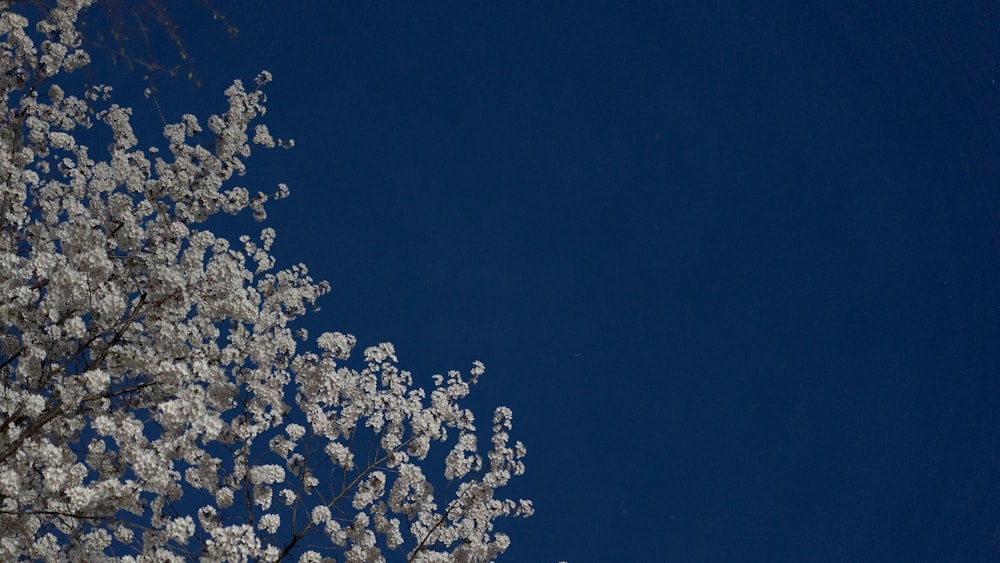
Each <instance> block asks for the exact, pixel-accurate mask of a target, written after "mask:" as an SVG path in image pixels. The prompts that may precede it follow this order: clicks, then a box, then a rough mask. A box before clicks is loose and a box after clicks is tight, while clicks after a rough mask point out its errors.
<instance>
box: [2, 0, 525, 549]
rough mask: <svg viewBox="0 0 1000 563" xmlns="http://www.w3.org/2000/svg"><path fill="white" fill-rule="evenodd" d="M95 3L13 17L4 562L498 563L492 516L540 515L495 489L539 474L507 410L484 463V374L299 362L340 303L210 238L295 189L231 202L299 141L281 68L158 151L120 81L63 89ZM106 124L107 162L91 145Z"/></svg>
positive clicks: (258, 250)
mask: <svg viewBox="0 0 1000 563" xmlns="http://www.w3.org/2000/svg"><path fill="white" fill-rule="evenodd" d="M89 3H90V2H89V0H59V2H58V3H57V5H56V7H54V8H51V9H47V10H45V9H41V8H39V9H38V10H36V11H32V10H27V11H28V12H30V13H37V12H39V11H40V12H43V13H44V14H45V16H44V18H45V19H44V20H42V21H39V22H37V23H35V24H34V25H32V24H31V23H30V22H29V21H28V19H27V18H26V17H24V16H22V15H19V14H17V13H15V12H14V11H12V8H11V5H12V4H11V3H10V2H3V1H0V10H2V11H0V120H2V122H0V297H2V298H0V323H2V324H3V326H4V330H3V331H0V377H2V380H3V385H2V386H0V529H2V530H3V531H2V532H0V561H15V560H21V559H30V560H40V561H97V560H102V561H103V560H108V561H111V560H121V561H136V562H138V561H189V560H195V559H196V560H201V561H278V560H281V559H284V558H293V559H295V558H297V559H298V560H299V561H302V562H310V563H319V562H326V561H333V560H336V561H349V562H355V561H357V562H361V561H364V562H369V561H384V560H385V558H386V557H387V556H388V555H389V553H390V552H396V553H397V554H399V555H401V556H405V557H406V558H407V559H408V560H410V561H488V560H492V559H494V558H495V557H497V556H498V555H499V554H501V553H502V552H503V551H504V550H505V549H506V548H507V546H508V545H509V539H508V538H507V536H506V535H504V534H503V533H500V532H497V531H495V530H494V522H495V521H496V520H497V519H498V518H501V517H504V516H526V515H529V514H531V512H532V507H531V503H530V502H529V501H523V500H521V501H514V500H510V499H505V498H499V497H497V490H498V489H500V488H501V487H503V486H505V485H507V483H508V482H509V480H510V479H511V477H512V476H515V475H520V474H521V473H523V472H524V464H523V461H522V460H523V457H524V455H525V449H524V446H523V445H522V444H521V443H520V442H514V443H511V441H510V437H509V431H510V429H511V423H510V421H511V412H510V410H509V409H506V408H500V409H497V411H496V413H495V416H494V419H493V426H492V433H491V434H490V437H489V443H490V444H491V449H490V451H488V452H486V453H485V454H480V453H479V451H478V443H479V441H478V439H477V428H476V426H475V425H474V420H475V419H474V417H473V414H472V412H471V411H470V410H468V409H466V408H464V407H462V406H461V402H462V401H463V400H464V399H465V398H466V396H467V395H468V394H469V393H470V391H471V388H472V386H473V385H474V384H475V383H476V381H477V380H478V378H479V377H480V376H482V374H483V373H484V367H483V365H482V364H481V363H479V362H476V363H474V364H473V367H472V370H471V373H470V374H469V376H468V377H466V376H464V375H463V374H461V373H460V372H457V371H452V372H449V373H448V375H447V376H435V379H434V386H433V388H432V389H430V390H429V391H425V390H424V389H421V388H419V387H417V386H415V385H414V382H413V377H412V375H411V374H410V373H409V372H407V371H403V370H401V369H399V368H398V367H397V361H398V359H397V357H396V352H395V349H394V348H393V346H392V345H391V344H388V343H383V344H379V345H377V346H373V347H370V348H367V349H366V350H364V354H363V362H364V367H363V369H361V370H360V371H358V370H356V369H352V368H350V367H347V366H346V365H345V363H346V362H347V361H348V360H349V359H350V355H351V352H352V350H353V349H354V347H355V345H356V339H355V338H354V336H351V335H348V334H342V333H339V332H327V333H323V334H322V335H320V336H319V337H318V338H317V339H316V341H315V351H301V350H299V349H298V346H300V345H301V344H300V343H301V342H302V341H303V340H306V338H307V334H306V333H305V332H304V331H299V332H296V331H293V330H292V328H291V327H290V324H291V323H292V322H293V321H294V320H295V319H297V318H298V317H300V316H301V315H303V314H305V313H306V312H307V311H308V310H309V309H310V308H311V307H312V306H313V304H314V303H315V301H316V299H317V298H318V297H320V296H322V295H323V294H325V293H327V292H328V291H329V286H328V285H327V284H326V283H325V282H324V283H316V282H314V281H313V280H312V279H311V278H310V277H309V275H308V270H307V269H306V267H305V266H302V265H298V266H294V267H292V268H289V269H285V270H276V260H275V259H274V257H273V256H272V255H271V254H270V250H271V248H272V244H273V242H274V240H275V236H276V233H275V231H274V230H273V229H271V228H265V229H263V231H262V232H261V234H260V236H259V237H250V236H244V237H241V238H240V239H239V241H238V243H236V244H232V243H231V242H230V241H228V240H226V239H224V238H221V237H218V236H216V235H214V234H213V233H212V232H211V231H209V230H208V229H206V228H205V226H206V221H208V220H209V219H211V218H212V217H213V216H215V215H217V214H219V213H231V214H238V213H240V212H242V211H244V210H246V209H249V210H250V211H251V212H252V213H253V215H254V217H255V218H256V219H258V220H263V219H264V218H265V217H266V214H265V203H266V202H267V201H268V200H269V199H270V198H272V197H284V196H285V195H287V192H288V189H287V187H286V186H284V185H283V184H282V185H280V186H279V188H278V191H277V193H276V194H275V195H274V196H269V195H266V194H264V193H257V194H256V195H252V194H251V192H250V190H248V189H246V188H244V187H241V186H234V185H232V183H233V182H234V181H235V180H236V179H237V178H238V177H240V176H242V175H243V174H244V173H245V171H246V166H245V164H244V160H245V159H246V158H247V157H249V156H250V154H251V147H252V146H253V145H256V146H260V147H264V148H268V147H275V146H290V145H291V143H290V142H286V141H282V140H280V139H275V138H274V137H272V134H271V132H270V130H269V129H268V128H267V127H266V126H265V125H263V124H259V123H256V122H255V120H256V119H257V118H258V117H259V116H261V115H263V114H264V112H265V106H264V102H265V97H264V94H263V92H262V90H261V87H262V86H263V85H264V84H266V83H267V82H269V81H270V80H271V75H270V74H269V73H266V72H264V73H261V75H260V76H258V77H257V80H256V88H255V89H253V90H247V89H245V88H244V86H243V84H242V83H241V82H239V81H237V82H235V83H234V84H233V85H232V86H231V87H229V88H228V89H227V90H226V91H225V95H226V97H227V101H228V109H227V110H226V111H225V112H224V113H222V114H220V115H212V116H210V117H208V118H207V119H205V120H203V121H200V120H199V119H198V118H197V117H195V116H193V115H184V116H183V117H181V120H180V122H178V123H175V124H171V125H167V126H166V127H165V128H164V132H163V133H164V137H165V140H166V149H165V150H164V151H160V150H156V149H147V150H145V151H143V150H141V149H139V148H137V147H138V146H139V144H138V140H137V138H136V135H135V134H134V132H133V129H132V127H131V125H130V120H131V118H132V114H133V111H132V110H131V109H129V108H125V107H121V106H118V105H116V104H113V103H112V102H111V101H110V93H111V90H110V88H107V87H94V88H91V89H89V90H87V91H86V92H85V93H83V94H82V95H81V96H79V97H77V96H73V95H70V94H68V93H67V92H66V91H65V90H64V89H63V88H62V87H60V86H59V85H58V84H57V83H56V81H57V79H58V78H59V77H60V75H61V74H63V73H65V72H71V71H73V70H75V69H77V68H79V67H81V66H83V65H85V64H86V63H87V61H88V57H87V54H86V53H85V52H84V51H83V50H82V49H81V48H80V45H81V39H80V36H79V34H78V33H77V29H76V25H77V24H76V18H77V15H78V13H79V12H80V10H82V9H84V8H85V7H86V6H87V5H88V4H89ZM94 123H98V124H103V125H102V126H106V127H108V128H109V129H110V132H111V143H110V145H107V154H106V158H103V159H102V158H99V157H97V156H96V154H97V153H101V154H104V149H103V147H102V149H101V150H100V151H94V150H91V148H90V147H88V146H87V145H85V144H84V143H83V142H82V139H84V138H87V139H89V138H91V137H92V136H93V134H90V133H88V135H87V136H83V135H80V134H79V130H80V129H84V128H90V127H91V126H92V125H94ZM202 123H204V125H203V124H202ZM441 443H449V444H451V446H450V448H451V449H450V451H445V452H441V455H439V456H430V453H431V450H432V447H433V446H435V444H441ZM442 459H443V467H440V468H437V467H435V464H437V463H441V462H440V460H442ZM432 460H439V461H436V462H434V463H432ZM432 468H433V469H435V471H433V472H432V471H431V469H432ZM435 484H437V485H438V486H437V487H435ZM191 506H196V507H200V508H198V509H197V510H196V511H195V512H194V513H191V514H185V513H184V512H183V507H191Z"/></svg>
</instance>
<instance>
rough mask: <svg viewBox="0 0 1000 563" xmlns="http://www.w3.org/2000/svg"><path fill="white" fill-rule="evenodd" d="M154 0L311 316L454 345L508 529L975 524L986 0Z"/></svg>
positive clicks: (884, 542)
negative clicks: (239, 109)
mask: <svg viewBox="0 0 1000 563" xmlns="http://www.w3.org/2000/svg"><path fill="white" fill-rule="evenodd" d="M170 4H171V5H172V6H177V8H175V9H176V10H178V12H175V15H176V17H177V22H178V23H179V24H180V25H181V35H182V37H183V38H184V40H185V43H186V46H187V48H188V51H189V53H190V54H191V56H192V57H193V58H194V60H195V69H196V72H197V73H198V74H199V75H200V77H201V79H202V81H203V82H204V85H203V86H202V87H201V88H200V89H198V88H193V87H192V86H191V85H190V84H189V83H187V82H185V81H183V80H177V81H171V80H164V79H162V78H161V79H159V80H158V86H159V88H160V91H161V96H160V102H161V105H162V106H163V109H164V112H165V113H166V114H167V116H168V118H171V119H176V118H177V117H178V116H179V115H180V113H182V112H187V111H192V112H195V113H199V114H201V115H203V116H204V115H206V114H207V113H209V112H211V111H219V110H221V109H223V103H222V102H223V97H222V95H221V91H222V89H223V88H225V86H226V85H227V84H228V83H229V82H230V81H231V80H232V79H233V78H242V79H244V80H245V81H247V82H250V81H251V80H252V78H253V76H254V75H255V74H256V73H257V72H258V71H259V70H260V69H269V70H270V71H271V72H273V74H274V76H275V79H276V81H275V83H274V84H273V85H271V86H270V87H269V89H268V91H269V96H270V111H269V113H268V115H267V122H268V123H269V124H270V127H271V130H272V132H273V133H274V134H275V135H276V136H282V137H286V138H287V137H293V138H294V139H295V141H296V147H295V148H294V149H293V150H291V151H270V152H268V153H265V154H262V155H260V156H259V157H254V158H252V159H251V160H250V161H249V165H250V173H249V175H248V176H247V178H246V182H245V183H246V185H248V187H252V188H260V189H264V190H267V191H270V190H271V189H272V187H273V185H275V184H276V183H277V182H279V181H284V182H287V183H288V184H289V185H290V186H291V188H292V190H293V197H292V198H291V199H289V200H285V201H283V202H279V203H278V204H276V205H273V206H272V207H271V219H270V224H271V225H272V226H274V227H275V228H276V229H277V231H278V242H277V244H276V252H277V254H278V256H279V259H281V260H283V263H284V265H286V266H287V265H291V264H294V263H296V262H299V261H303V262H306V263H307V264H309V266H310V269H311V271H312V272H313V274H314V275H315V277H317V278H321V279H327V280H329V281H330V282H331V283H332V284H333V287H334V292H333V294H332V295H330V296H328V297H327V298H326V299H325V300H324V302H323V310H322V311H321V312H320V313H319V314H317V315H315V316H314V317H313V318H312V319H311V320H310V321H309V322H308V326H309V327H310V328H311V329H312V330H313V331H314V332H313V333H314V334H318V333H319V331H322V330H340V331H344V332H352V333H354V334H356V335H357V337H358V339H359V341H360V343H361V344H362V345H369V344H374V343H377V342H379V341H383V340H390V341H392V342H394V343H395V344H396V346H397V350H398V352H399V355H400V358H401V362H402V364H403V366H404V367H405V368H408V369H410V370H412V371H413V372H414V373H415V374H417V375H418V376H420V377H426V376H429V375H430V374H432V373H438V372H443V371H445V370H448V369H454V368H458V369H463V370H464V369H467V368H468V366H469V365H470V363H471V361H472V360H474V359H481V360H483V361H484V362H485V363H486V365H487V377H486V378H485V379H484V381H483V382H482V384H481V385H480V387H479V388H478V390H477V392H476V396H477V399H476V401H475V404H476V405H477V408H479V409H480V411H481V413H482V415H483V416H487V415H488V414H489V412H490V411H491V409H492V407H493V406H494V405H496V404H506V405H509V406H510V407H512V408H513V410H514V413H515V434H516V436H517V437H518V438H520V439H522V440H524V441H525V442H526V443H527V445H528V449H529V456H528V458H527V462H528V473H527V475H526V476H525V477H524V478H522V479H521V481H520V482H519V483H518V484H517V485H516V486H515V487H514V490H513V491H512V494H515V495H520V496H527V497H530V498H532V499H534V500H535V503H536V507H537V511H538V512H537V515H536V516H535V517H533V518H531V519H528V520H525V521H513V522H507V523H504V524H502V527H504V528H505V529H506V530H507V531H509V532H510V533H511V534H512V536H513V546H512V547H511V549H510V550H509V551H508V555H509V557H507V560H510V561H540V562H545V561H556V560H559V559H567V560H570V561H574V562H578V563H579V562H587V561H680V562H687V561H697V562H701V561H720V562H722V561H773V562H798V561H802V562H806V561H831V562H832V561H997V560H998V559H1000V472H998V470H1000V455H998V454H1000V447H998V446H1000V441H998V439H1000V424H998V423H1000V411H998V406H1000V382H998V373H1000V370H998V368H1000V352H998V342H1000V340H998V338H1000V285H998V282H1000V260H998V250H1000V222H998V221H1000V193H998V191H997V190H998V180H1000V84H998V80H1000V68H998V63H1000V5H998V4H996V3H993V2H989V3H987V2H964V3H927V2H919V1H918V2H871V3H867V2H860V1H859V2H837V3H818V2H807V3H798V2H780V3H779V2H764V3H758V2H755V3H752V4H751V3H733V2H657V3H648V2H646V3H619V2H608V3H603V2H602V3H591V2H588V3H565V2H559V3H535V2H531V3H527V2H523V3H492V2H491V3H486V2H475V3H464V2H463V3H435V4H427V3H396V2H364V3H360V2H359V3H341V2H337V3H334V2H318V1H317V2H284V1H282V2H278V1H264V0H253V1H243V2H220V3H216V6H217V7H218V8H219V9H220V10H221V11H222V12H223V13H226V14H227V15H228V16H229V19H230V20H231V22H232V23H233V24H234V25H236V26H237V27H238V28H239V30H240V34H239V38H238V39H236V40H232V41H230V40H228V39H226V37H225V32H224V29H223V28H222V27H221V26H219V25H217V24H215V23H214V22H212V21H211V19H210V17H208V16H207V15H206V14H207V12H205V11H204V10H201V9H198V8H196V3H194V2H191V3H184V2H178V3H173V2H171V3H170ZM745 4H747V5H745ZM939 4H940V5H939ZM121 76H122V77H125V76H127V75H126V74H121ZM131 80H132V84H133V85H134V87H135V90H136V91H140V90H141V88H142V84H141V81H137V80H136V79H135V77H134V76H133V77H132V79H131ZM120 82H121V83H122V84H125V83H127V80H126V79H125V78H122V79H121V80H120ZM119 90H120V92H121V94H120V99H122V98H124V99H123V100H122V101H125V102H128V103H131V104H133V105H135V106H136V108H137V109H136V115H137V116H141V115H146V116H155V109H153V108H152V106H151V104H150V103H149V102H146V101H145V100H142V98H141V97H138V96H132V95H131V94H129V92H130V90H129V88H128V87H122V88H119ZM159 128H160V125H159V124H158V123H157V122H156V121H155V120H154V121H153V122H152V123H151V130H153V131H156V130H158V129H159ZM146 139H149V137H146ZM156 143H160V142H159V141H154V140H149V141H146V142H145V144H156ZM246 230H248V231H249V232H252V233H256V232H257V231H258V230H259V226H257V225H254V224H252V223H249V222H248V223H247V224H246Z"/></svg>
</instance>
